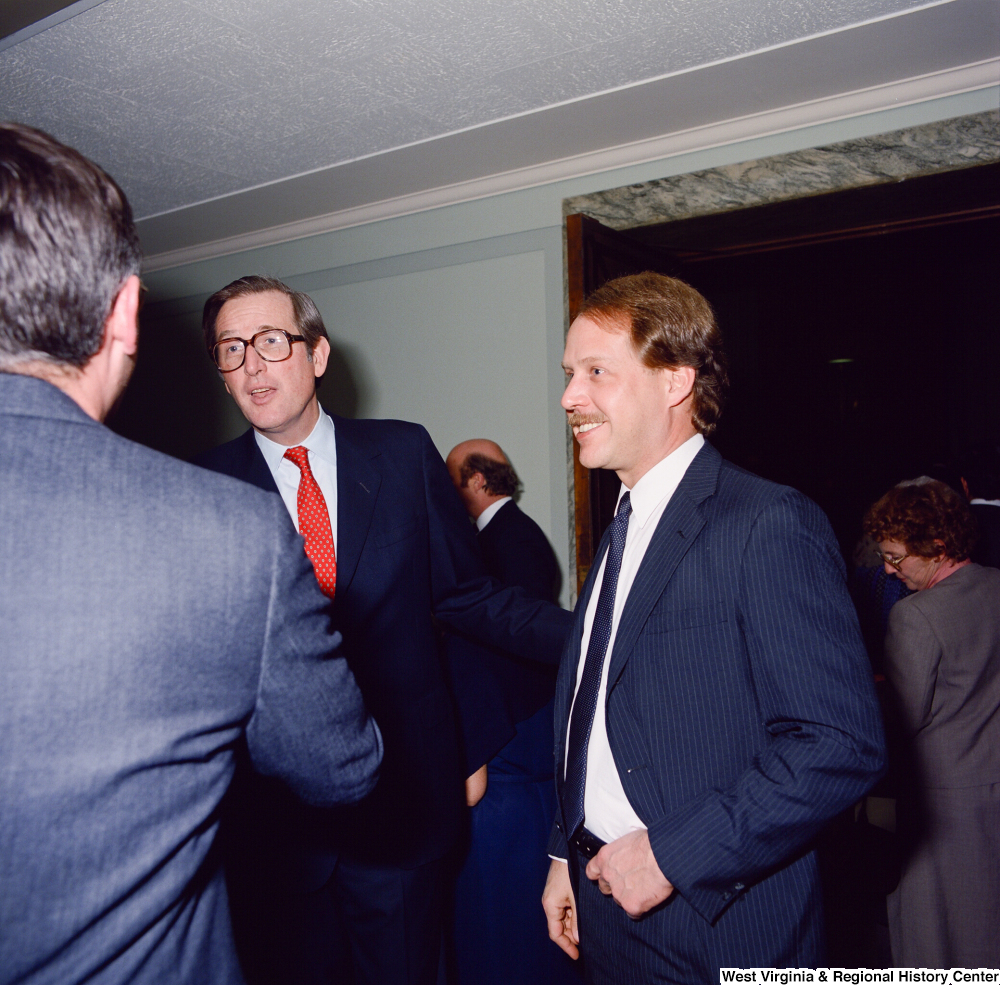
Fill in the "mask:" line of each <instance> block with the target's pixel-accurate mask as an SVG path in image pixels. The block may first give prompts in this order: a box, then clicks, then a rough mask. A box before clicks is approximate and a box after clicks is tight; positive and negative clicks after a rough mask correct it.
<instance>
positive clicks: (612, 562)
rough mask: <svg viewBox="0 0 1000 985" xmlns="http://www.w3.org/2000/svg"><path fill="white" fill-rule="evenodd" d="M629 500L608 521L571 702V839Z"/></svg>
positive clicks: (567, 806)
mask: <svg viewBox="0 0 1000 985" xmlns="http://www.w3.org/2000/svg"><path fill="white" fill-rule="evenodd" d="M631 512H632V502H631V500H630V498H629V494H628V493H627V492H626V493H625V495H624V496H622V498H621V500H620V501H619V503H618V512H617V513H616V514H615V518H614V520H613V521H612V523H611V545H610V546H609V547H608V559H607V562H606V563H605V565H604V578H603V580H602V581H601V594H600V595H599V596H598V597H597V611H596V612H595V613H594V625H593V626H592V627H591V629H590V643H589V644H588V645H587V660H586V662H585V663H584V665H583V676H582V677H581V678H580V687H579V688H578V689H577V692H576V700H575V701H574V702H573V714H572V715H570V720H569V749H568V750H567V755H566V783H565V785H564V786H563V813H564V814H565V817H566V837H567V838H572V837H573V835H574V834H576V830H577V828H579V827H580V825H581V824H583V793H584V789H585V787H586V782H587V747H588V746H589V744H590V731H591V729H592V728H593V727H594V712H595V711H596V709H597V695H598V693H599V692H600V689H601V670H602V668H603V667H604V656H605V654H606V653H607V649H608V641H609V640H610V639H611V620H612V617H613V616H614V612H615V592H616V591H617V590H618V573H619V571H621V567H622V554H623V553H624V551H625V535H626V534H627V533H628V518H629V515H630V514H631Z"/></svg>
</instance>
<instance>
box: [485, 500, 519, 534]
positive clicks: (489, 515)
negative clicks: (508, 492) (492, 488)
mask: <svg viewBox="0 0 1000 985" xmlns="http://www.w3.org/2000/svg"><path fill="white" fill-rule="evenodd" d="M511 499H512V497H511V496H503V497H501V498H500V499H498V500H497V501H496V502H495V503H490V505H489V506H487V507H486V509H485V510H483V512H482V513H480V514H479V516H477V517H476V530H479V531H480V532H481V531H483V530H485V529H486V524H487V523H489V522H490V520H492V519H493V517H495V516H496V515H497V513H499V512H500V509H501V508H502V507H503V504H504V503H509V502H510V501H511Z"/></svg>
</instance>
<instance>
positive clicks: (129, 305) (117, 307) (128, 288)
mask: <svg viewBox="0 0 1000 985" xmlns="http://www.w3.org/2000/svg"><path fill="white" fill-rule="evenodd" d="M104 341H105V344H109V343H112V344H115V343H116V344H117V345H118V347H119V349H120V351H121V352H122V354H123V355H126V356H134V355H135V354H136V352H137V351H138V349H139V278H138V277H137V276H136V275H135V274H132V276H131V277H129V279H128V280H127V281H125V283H124V284H123V285H122V289H121V290H120V291H119V292H118V297H116V298H115V302H114V304H113V305H112V306H111V314H110V315H108V320H107V321H106V322H105V325H104Z"/></svg>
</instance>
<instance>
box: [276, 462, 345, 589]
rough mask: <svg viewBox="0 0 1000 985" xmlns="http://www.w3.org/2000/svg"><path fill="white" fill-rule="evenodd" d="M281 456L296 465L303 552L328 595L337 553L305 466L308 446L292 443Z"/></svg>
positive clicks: (333, 582) (333, 586) (333, 585)
mask: <svg viewBox="0 0 1000 985" xmlns="http://www.w3.org/2000/svg"><path fill="white" fill-rule="evenodd" d="M285 458H287V459H288V460H289V461H290V462H293V463H294V464H295V465H297V466H298V467H299V471H300V472H301V473H302V475H301V477H300V478H299V495H298V500H297V502H296V507H297V509H298V513H299V533H300V534H302V536H303V537H304V538H305V542H306V554H307V555H308V556H309V560H310V561H312V565H313V570H314V571H315V572H316V580H317V581H318V582H319V587H320V588H322V589H323V592H324V593H325V594H326V595H328V596H329V597H330V598H333V594H334V592H335V591H336V590H337V554H336V552H335V551H334V549H333V531H332V530H331V529H330V512H329V510H327V508H326V500H325V499H324V498H323V493H322V491H321V490H320V488H319V483H318V482H317V481H316V478H315V476H314V475H313V474H312V469H311V468H309V449H308V448H306V447H304V446H303V445H296V446H295V447H294V448H289V449H288V451H286V452H285Z"/></svg>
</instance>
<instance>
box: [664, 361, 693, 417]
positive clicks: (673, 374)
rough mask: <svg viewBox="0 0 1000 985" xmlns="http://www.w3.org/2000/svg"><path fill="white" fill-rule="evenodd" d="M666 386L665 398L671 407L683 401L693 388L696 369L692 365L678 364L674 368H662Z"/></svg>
mask: <svg viewBox="0 0 1000 985" xmlns="http://www.w3.org/2000/svg"><path fill="white" fill-rule="evenodd" d="M663 373H664V374H665V383H666V387H667V400H668V402H669V405H670V406H671V407H676V406H677V405H678V404H681V403H683V402H684V400H686V399H687V397H688V395H689V394H690V393H691V391H692V390H693V389H694V381H695V379H696V378H697V376H698V371H697V370H696V369H695V368H694V366H678V367H677V368H676V369H664V370H663Z"/></svg>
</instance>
